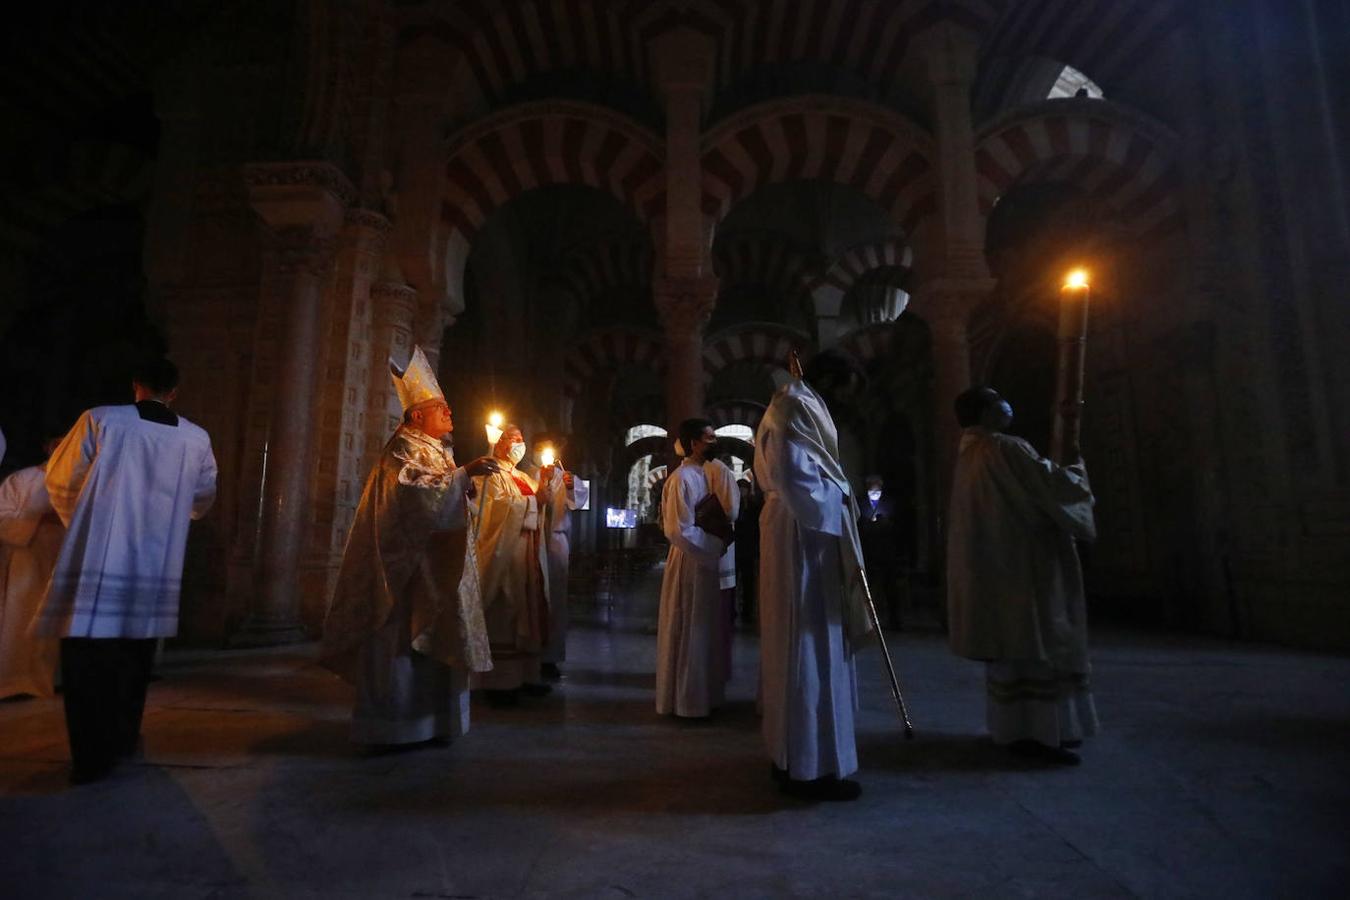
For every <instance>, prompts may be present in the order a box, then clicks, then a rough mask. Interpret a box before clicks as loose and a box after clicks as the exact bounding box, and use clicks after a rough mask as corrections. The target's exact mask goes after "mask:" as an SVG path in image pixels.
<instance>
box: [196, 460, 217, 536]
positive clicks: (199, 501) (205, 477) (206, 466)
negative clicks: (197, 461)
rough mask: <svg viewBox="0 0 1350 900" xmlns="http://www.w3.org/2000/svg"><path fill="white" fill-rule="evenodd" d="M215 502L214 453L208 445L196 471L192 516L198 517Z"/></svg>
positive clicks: (204, 513)
mask: <svg viewBox="0 0 1350 900" xmlns="http://www.w3.org/2000/svg"><path fill="white" fill-rule="evenodd" d="M215 502H216V454H215V453H213V452H212V451H211V449H210V448H209V447H208V448H207V450H206V459H204V460H202V467H201V471H199V472H198V473H197V487H196V489H195V490H194V491H193V492H192V518H193V519H194V520H196V519H200V518H201V517H202V516H204V515H206V513H207V510H209V509H210V508H211V505H212V504H213V503H215Z"/></svg>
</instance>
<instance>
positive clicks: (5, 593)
mask: <svg viewBox="0 0 1350 900" xmlns="http://www.w3.org/2000/svg"><path fill="white" fill-rule="evenodd" d="M45 478H46V471H45V469H44V467H43V466H32V467H30V468H27V469H20V470H19V471H17V472H15V473H14V474H13V475H11V476H9V477H8V478H6V479H5V481H4V482H3V483H0V698H3V697H12V696H15V695H18V694H32V695H34V696H37V697H50V696H51V695H52V692H53V691H52V685H53V681H54V679H55V677H56V665H57V662H58V659H59V656H60V641H59V640H58V639H56V638H43V637H30V636H29V634H28V627H29V625H30V624H31V623H32V621H33V617H34V616H35V615H36V614H37V611H38V607H40V606H41V605H42V597H43V594H45V593H46V591H47V581H48V580H49V579H50V578H51V576H52V569H53V568H54V567H55V566H56V556H57V554H58V553H60V552H61V539H62V538H63V537H64V536H65V533H66V530H65V528H64V527H62V525H61V520H60V519H59V518H57V515H56V510H54V509H53V508H52V504H51V501H50V500H49V499H48V497H47V485H46V484H45Z"/></svg>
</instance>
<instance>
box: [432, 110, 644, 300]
mask: <svg viewBox="0 0 1350 900" xmlns="http://www.w3.org/2000/svg"><path fill="white" fill-rule="evenodd" d="M662 154H663V150H662V145H661V141H660V139H659V138H658V137H657V136H656V135H654V134H652V133H651V132H650V131H648V130H647V129H645V128H643V127H642V126H640V125H638V124H637V123H635V122H633V121H631V120H630V119H627V118H625V117H624V116H621V115H618V114H616V113H613V112H611V111H609V110H606V109H604V108H602V107H599V106H595V105H593V104H589V103H576V102H553V101H548V102H540V103H527V104H522V105H520V106H515V107H512V108H510V109H508V110H504V111H503V112H502V113H500V114H497V115H494V116H489V117H487V118H486V119H484V120H483V121H481V122H477V123H475V124H474V125H471V126H469V127H468V128H466V129H464V130H463V131H462V132H460V133H459V134H457V135H455V137H454V138H452V139H451V141H450V145H449V147H448V148H447V154H446V157H447V158H446V164H445V196H444V198H443V200H442V202H441V219H442V222H443V223H444V225H445V227H446V231H447V242H448V252H449V256H450V258H451V259H452V260H456V261H457V262H458V263H459V265H460V267H461V268H462V265H463V261H465V260H467V258H468V247H469V244H470V243H471V242H472V240H473V237H474V235H476V234H477V233H478V230H479V229H480V228H482V227H483V223H484V222H486V221H487V218H488V216H490V215H491V214H492V213H493V211H494V210H496V209H497V208H498V207H500V206H502V205H504V204H505V203H506V202H508V201H509V200H512V199H513V198H515V197H518V196H520V195H521V194H523V193H524V192H525V191H528V190H530V189H531V188H537V187H544V186H546V185H555V184H578V185H585V186H587V187H593V188H596V189H598V190H602V191H604V192H606V193H608V194H610V195H611V196H613V197H614V198H615V199H617V200H618V201H619V202H621V203H623V204H624V205H625V206H626V207H628V208H629V209H631V210H632V211H633V213H634V214H635V215H636V216H637V217H638V219H639V220H640V221H642V222H646V221H648V219H649V218H650V217H651V216H652V215H654V214H656V213H657V212H659V210H660V208H661V206H662V205H663V203H664V191H665V181H664V177H663V171H664V170H663V166H664V163H663V157H662ZM458 286H459V285H458V283H457V282H456V284H455V287H458Z"/></svg>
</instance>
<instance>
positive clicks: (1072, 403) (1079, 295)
mask: <svg viewBox="0 0 1350 900" xmlns="http://www.w3.org/2000/svg"><path fill="white" fill-rule="evenodd" d="M1091 290H1092V283H1091V279H1090V278H1089V277H1088V271H1087V269H1081V268H1079V269H1073V270H1071V271H1070V272H1069V273H1068V274H1067V275H1065V276H1064V284H1063V285H1062V286H1061V293H1062V294H1063V295H1064V296H1063V298H1062V299H1061V302H1060V305H1059V335H1058V345H1059V349H1058V354H1057V355H1058V359H1057V360H1056V365H1055V405H1054V408H1053V409H1052V413H1053V415H1054V420H1053V427H1052V430H1051V434H1050V456H1051V458H1052V459H1054V460H1055V462H1057V463H1060V464H1061V465H1067V464H1069V463H1071V462H1074V461H1075V460H1076V459H1078V457H1079V449H1078V441H1079V437H1080V435H1081V433H1082V418H1083V370H1084V367H1085V363H1086V359H1087V325H1088V302H1089V300H1088V298H1089V295H1090V293H1091Z"/></svg>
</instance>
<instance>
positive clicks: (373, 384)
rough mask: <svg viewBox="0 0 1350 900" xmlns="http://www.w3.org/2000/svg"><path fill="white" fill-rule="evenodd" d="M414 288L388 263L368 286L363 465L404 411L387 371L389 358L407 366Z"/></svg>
mask: <svg viewBox="0 0 1350 900" xmlns="http://www.w3.org/2000/svg"><path fill="white" fill-rule="evenodd" d="M416 319H417V291H416V290H415V289H414V288H411V287H409V286H408V285H407V284H405V283H404V281H403V276H402V274H401V273H400V272H399V271H398V269H397V267H396V266H393V265H387V266H386V267H385V270H384V272H382V273H381V274H380V280H379V281H378V282H376V283H375V284H373V285H371V287H370V385H369V387H368V388H367V392H366V399H367V403H366V453H365V459H364V462H365V465H364V468H365V469H366V470H367V471H369V470H370V467H371V466H373V465H374V464H375V460H376V459H377V458H378V457H379V454H380V452H381V450H382V449H383V447H384V445H385V443H386V442H387V441H388V440H389V436H390V435H392V434H393V433H394V430H395V429H396V428H397V427H398V422H399V419H400V417H401V416H402V414H403V410H402V409H401V408H400V407H399V403H398V396H397V394H396V393H395V391H394V384H393V381H392V380H391V379H390V374H389V360H390V359H393V360H394V361H395V362H396V363H398V364H399V365H400V366H404V365H407V363H408V360H409V358H410V357H411V356H412V348H413V325H414V323H415V322H416Z"/></svg>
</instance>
